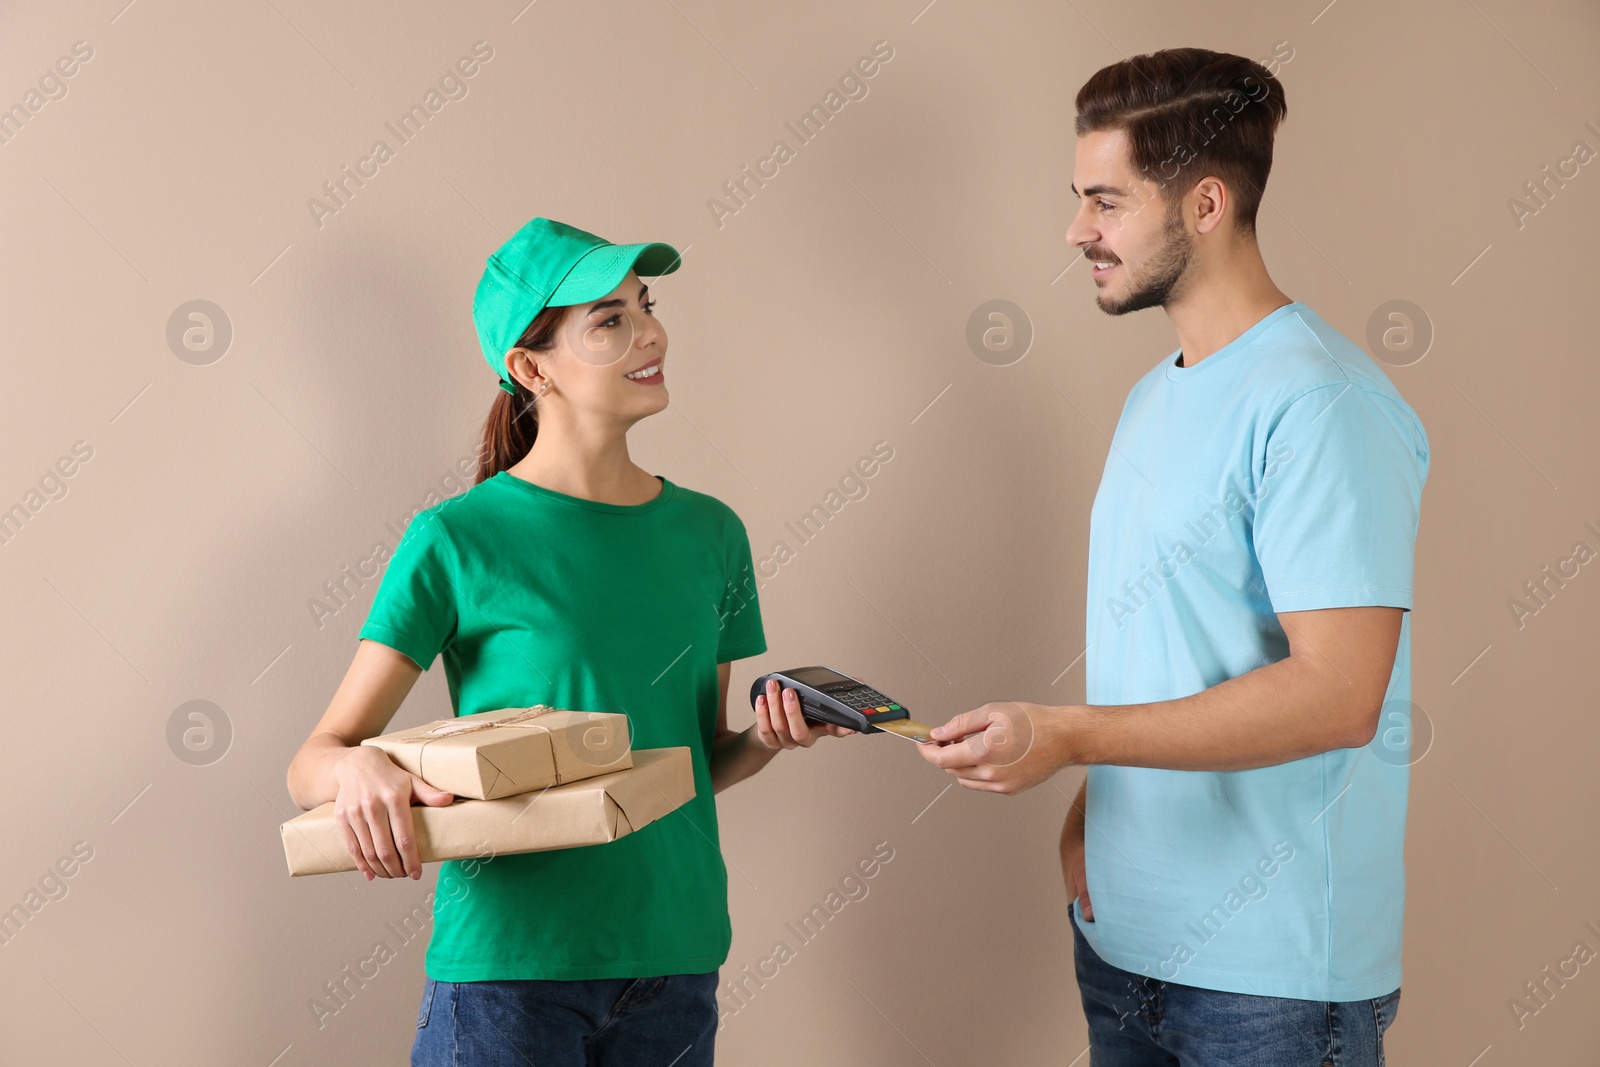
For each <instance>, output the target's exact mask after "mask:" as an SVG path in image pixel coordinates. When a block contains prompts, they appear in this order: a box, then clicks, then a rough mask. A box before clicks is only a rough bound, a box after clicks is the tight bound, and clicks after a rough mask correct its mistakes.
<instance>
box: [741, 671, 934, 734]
mask: <svg viewBox="0 0 1600 1067" xmlns="http://www.w3.org/2000/svg"><path fill="white" fill-rule="evenodd" d="M773 679H776V681H777V682H778V685H779V686H780V687H781V688H783V689H793V690H794V691H795V694H796V695H797V696H799V698H800V712H801V714H802V715H804V716H805V717H806V718H807V719H809V720H810V721H812V722H822V723H832V724H833V725H835V726H845V727H848V728H850V729H852V730H859V731H860V732H862V733H864V734H875V733H878V732H880V731H881V732H884V733H891V734H898V735H900V736H901V737H905V738H909V739H911V740H912V741H915V742H917V744H919V745H932V744H937V743H938V742H937V741H935V740H934V738H933V735H932V734H931V733H930V732H929V730H930V728H929V727H927V726H925V725H923V724H922V723H920V722H915V721H913V720H912V718H911V712H909V711H908V710H906V708H905V707H904V705H901V704H899V703H896V702H895V701H893V700H890V699H889V698H888V697H886V696H884V695H883V694H882V693H880V692H878V691H877V690H876V689H874V688H872V687H871V686H870V685H867V684H866V683H865V682H858V681H857V680H856V679H854V678H851V677H850V676H849V675H846V674H840V673H839V672H838V671H836V670H833V669H832V668H830V667H793V668H790V669H789V670H785V671H773V672H772V673H771V674H763V675H762V676H761V677H760V678H757V679H756V680H755V682H754V684H752V685H751V686H750V706H751V707H752V708H753V707H755V703H756V697H758V696H760V695H761V694H762V693H763V692H765V691H766V688H767V682H768V681H769V680H773Z"/></svg>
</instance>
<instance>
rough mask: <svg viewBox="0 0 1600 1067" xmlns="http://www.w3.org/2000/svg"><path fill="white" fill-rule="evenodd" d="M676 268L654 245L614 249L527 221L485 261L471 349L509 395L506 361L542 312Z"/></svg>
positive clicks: (558, 225) (560, 225)
mask: <svg viewBox="0 0 1600 1067" xmlns="http://www.w3.org/2000/svg"><path fill="white" fill-rule="evenodd" d="M682 262H683V259H682V257H681V256H679V255H678V250H677V249H675V248H673V247H672V246H671V245H668V244H662V243H661V242H659V241H649V242H646V243H644V244H633V245H616V244H612V243H611V242H610V241H607V240H606V239H605V238H603V237H596V236H595V235H594V234H592V233H587V232H585V231H583V230H580V229H578V228H577V227H575V226H568V225H567V224H566V223H564V222H556V221H554V220H552V219H546V218H537V219H531V220H529V222H528V223H527V224H526V225H525V226H523V227H522V229H520V230H518V231H517V232H516V233H515V234H514V235H513V236H512V238H511V239H510V240H509V241H507V242H506V243H505V244H503V245H501V246H500V247H499V248H498V249H497V250H496V251H495V253H494V254H493V255H491V256H490V257H489V265H488V266H487V267H486V268H485V269H484V272H483V277H482V278H480V279H478V291H477V293H475V294H474V295H473V298H472V321H473V323H474V324H476V326H477V327H478V343H479V344H480V345H482V347H483V358H484V359H486V360H488V362H489V369H490V370H492V371H494V372H495V375H496V376H497V377H498V378H499V379H500V388H502V389H504V390H505V391H506V392H508V393H515V392H516V391H517V387H516V384H515V383H513V382H512V381H511V375H510V373H509V372H508V371H507V370H506V353H507V352H508V351H510V349H511V347H512V346H513V345H515V344H516V343H517V339H518V338H520V337H521V336H522V333H523V331H524V330H526V329H527V328H528V324H529V323H530V322H532V321H533V320H534V317H535V316H537V315H538V314H539V312H541V311H543V310H544V309H545V308H546V307H562V306H564V305H567V304H582V303H584V302H585V301H589V300H598V299H600V298H601V297H603V296H605V295H606V294H607V293H609V292H611V290H613V289H615V288H616V287H617V286H618V285H620V284H622V279H623V278H625V277H627V276H628V271H630V270H633V271H637V272H638V273H639V274H640V275H642V276H645V277H650V278H655V277H659V276H660V275H663V274H671V273H672V272H673V271H675V270H677V269H678V265H679V264H680V263H682Z"/></svg>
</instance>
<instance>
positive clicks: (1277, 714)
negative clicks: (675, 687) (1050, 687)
mask: <svg viewBox="0 0 1600 1067" xmlns="http://www.w3.org/2000/svg"><path fill="white" fill-rule="evenodd" d="M1402 611H1403V609H1401V608H1392V607H1354V608H1325V609H1320V610H1316V611H1293V612H1283V613H1281V614H1279V616H1278V621H1279V623H1280V624H1281V625H1282V627H1283V630H1284V632H1285V633H1286V634H1287V635H1288V637H1289V655H1288V656H1286V657H1285V658H1283V659H1281V660H1279V661H1278V662H1276V663H1269V664H1267V665H1265V666H1262V667H1257V668H1256V669H1255V670H1252V671H1248V672H1246V673H1245V674H1241V675H1239V676H1238V677H1236V678H1230V679H1228V680H1227V681H1225V682H1221V683H1219V684H1217V685H1214V686H1212V687H1211V688H1210V689H1206V690H1204V691H1202V692H1199V693H1196V694H1194V695H1193V696H1188V697H1183V698H1181V699H1178V700H1162V701H1157V702H1155V703H1152V704H1128V705H1122V706H1114V707H1096V706H1078V705H1073V706H1067V707H1045V706H1042V705H1038V704H1019V703H1005V704H989V705H986V706H984V707H982V708H979V709H977V710H976V711H969V712H965V713H963V714H962V715H958V716H956V717H955V718H954V719H951V720H950V722H948V723H946V724H945V725H943V726H940V727H936V728H935V729H934V731H933V732H934V736H935V737H936V738H938V739H939V740H942V741H949V740H955V741H958V742H959V743H956V744H949V745H945V746H934V745H926V746H923V747H922V750H921V751H922V754H923V756H924V758H926V759H928V761H929V762H931V763H935V764H937V765H938V766H940V767H943V768H944V769H946V770H948V771H950V772H951V773H953V774H955V776H956V777H957V778H958V779H960V780H961V783H962V785H965V786H968V787H970V788H974V789H988V790H993V791H996V792H1003V793H1014V792H1019V791H1020V790H1022V789H1026V788H1028V787H1030V786H1033V785H1036V784H1038V783H1039V782H1042V781H1044V780H1045V779H1046V778H1048V777H1050V775H1052V774H1054V773H1055V772H1056V771H1058V770H1060V769H1061V768H1062V767H1065V766H1069V765H1071V764H1088V763H1110V764H1118V765H1120V766H1127V767H1159V768H1166V769H1169V770H1186V771H1236V770H1245V769H1248V768H1252V767H1269V766H1273V765H1275V764H1279V763H1287V762H1289V761H1290V760H1297V759H1303V758H1305V757H1306V756H1313V755H1316V754H1317V753H1319V752H1327V751H1329V750H1331V749H1336V748H1359V747H1360V746H1362V745H1365V744H1367V743H1368V742H1369V741H1371V740H1372V738H1373V735H1374V734H1375V733H1376V732H1377V727H1378V721H1379V717H1380V713H1381V711H1382V707H1383V696H1384V693H1385V692H1386V691H1387V690H1388V686H1389V677H1390V675H1391V674H1392V673H1393V670H1394V659H1395V653H1396V650H1397V648H1398V646H1399V640H1400V621H1401V617H1402Z"/></svg>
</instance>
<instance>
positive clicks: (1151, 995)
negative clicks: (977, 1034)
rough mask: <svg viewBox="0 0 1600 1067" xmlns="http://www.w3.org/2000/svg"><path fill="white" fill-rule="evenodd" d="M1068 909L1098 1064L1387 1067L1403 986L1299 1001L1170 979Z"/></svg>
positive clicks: (1094, 1064) (1094, 1066) (1093, 1064)
mask: <svg viewBox="0 0 1600 1067" xmlns="http://www.w3.org/2000/svg"><path fill="white" fill-rule="evenodd" d="M1077 910H1078V909H1077V904H1076V902H1074V903H1073V905H1072V907H1070V908H1069V909H1068V916H1069V917H1070V918H1071V921H1072V935H1073V955H1074V957H1075V960H1076V964H1077V972H1078V993H1079V995H1080V996H1081V997H1082V998H1083V1014H1084V1016H1085V1017H1086V1018H1087V1019H1088V1020H1089V1048H1090V1049H1091V1051H1090V1053H1089V1065H1090V1067H1383V1032H1384V1031H1385V1030H1387V1029H1388V1028H1389V1024H1390V1023H1392V1022H1394V1017H1395V1013H1396V1012H1397V1011H1398V1010H1399V1008H1400V991H1399V990H1398V989H1396V990H1395V991H1394V992H1393V993H1389V994H1387V995H1386V996H1381V997H1376V998H1374V999H1372V1000H1349V1001H1320V1000H1291V999H1289V998H1287V997H1259V996H1252V995H1250V994H1247V993H1225V992H1222V991H1220V990H1216V989H1200V988H1198V987H1196V986H1187V985H1179V984H1177V983H1176V982H1164V981H1162V980H1160V979H1159V978H1149V977H1146V976H1144V975H1140V974H1134V973H1133V972H1131V971H1124V970H1122V969H1121V968H1120V967H1114V966H1112V965H1111V964H1109V963H1107V962H1106V961H1105V960H1103V959H1101V958H1100V956H1099V955H1098V954H1097V953H1096V952H1095V950H1094V949H1093V948H1091V947H1090V946H1089V941H1088V939H1087V938H1085V937H1084V936H1083V931H1082V930H1080V929H1078V916H1077Z"/></svg>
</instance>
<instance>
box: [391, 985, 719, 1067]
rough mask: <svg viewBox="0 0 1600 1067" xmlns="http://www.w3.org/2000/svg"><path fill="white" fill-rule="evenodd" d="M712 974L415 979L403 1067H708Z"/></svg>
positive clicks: (713, 1031)
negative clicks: (418, 984)
mask: <svg viewBox="0 0 1600 1067" xmlns="http://www.w3.org/2000/svg"><path fill="white" fill-rule="evenodd" d="M716 1036H717V972H716V971H710V972H708V973H706V974H672V975H665V976H662V977H658V978H595V979H589V980H584V981H575V982H560V981H548V980H544V979H525V980H517V981H500V982H436V981H434V980H433V979H432V978H429V979H427V980H426V981H425V982H424V983H423V986H422V1006H421V1007H420V1008H419V1009H418V1010H417V1040H416V1044H414V1045H413V1046H412V1047H411V1067H527V1065H528V1064H530V1063H532V1064H537V1065H538V1067H595V1065H604V1067H610V1065H613V1064H622V1065H625V1067H709V1065H710V1064H711V1056H712V1052H713V1046H714V1043H715V1041H716Z"/></svg>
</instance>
